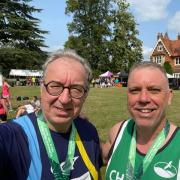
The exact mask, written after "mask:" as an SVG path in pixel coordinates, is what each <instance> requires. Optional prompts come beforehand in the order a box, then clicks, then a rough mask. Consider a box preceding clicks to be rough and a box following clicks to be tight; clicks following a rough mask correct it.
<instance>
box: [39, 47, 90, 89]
mask: <svg viewBox="0 0 180 180" xmlns="http://www.w3.org/2000/svg"><path fill="white" fill-rule="evenodd" d="M63 57H68V58H71V59H74V60H75V61H77V62H79V63H81V64H82V65H83V67H84V69H85V71H86V74H87V83H88V86H89V84H90V82H91V79H92V71H91V67H90V65H89V63H88V61H87V60H86V59H84V58H82V57H81V56H79V55H78V54H77V53H76V52H75V50H72V49H58V50H57V51H55V52H53V53H51V54H50V55H49V57H48V58H47V60H46V62H45V63H44V65H43V67H42V68H43V78H44V76H45V74H46V69H47V67H48V65H49V64H50V63H52V62H53V61H55V60H56V59H58V58H63ZM67 60H68V59H67Z"/></svg>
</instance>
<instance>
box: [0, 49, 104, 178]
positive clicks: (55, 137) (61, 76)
mask: <svg viewBox="0 0 180 180" xmlns="http://www.w3.org/2000/svg"><path fill="white" fill-rule="evenodd" d="M91 77H92V73H91V70H90V67H89V65H88V63H87V62H86V61H85V60H84V59H83V58H81V57H80V56H78V55H77V54H76V53H75V52H74V51H72V50H58V51H57V52H55V53H53V54H52V55H50V57H49V58H48V60H47V61H46V62H45V64H44V66H43V81H42V84H41V111H40V112H39V113H38V114H37V115H35V114H34V113H31V114H28V115H27V116H23V117H21V118H18V119H16V120H14V121H13V122H11V123H6V124H5V125H2V126H0V179H18V180H19V179H32V180H40V179H43V180H46V179H47V180H51V179H55V180H66V179H67V180H68V179H74V180H75V179H76V180H78V179H79V180H80V179H87V180H89V179H95V180H98V179H100V176H99V169H100V167H101V164H102V161H101V157H100V147H99V138H98V134H97V131H96V129H95V127H94V126H93V125H92V124H91V123H90V122H88V121H86V120H85V119H83V118H81V117H80V116H79V114H80V112H81V109H82V106H83V104H84V102H85V99H86V97H87V95H88V91H89V84H90V82H91Z"/></svg>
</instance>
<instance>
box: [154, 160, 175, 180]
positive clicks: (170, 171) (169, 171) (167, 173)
mask: <svg viewBox="0 0 180 180" xmlns="http://www.w3.org/2000/svg"><path fill="white" fill-rule="evenodd" d="M154 171H155V173H156V174H157V175H158V176H160V177H163V178H173V177H174V176H176V174H177V169H176V167H174V166H173V165H172V161H170V162H168V163H167V162H158V163H156V164H155V165H154Z"/></svg>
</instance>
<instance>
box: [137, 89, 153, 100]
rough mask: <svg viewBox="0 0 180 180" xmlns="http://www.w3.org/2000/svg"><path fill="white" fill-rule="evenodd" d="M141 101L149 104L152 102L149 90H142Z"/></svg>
mask: <svg viewBox="0 0 180 180" xmlns="http://www.w3.org/2000/svg"><path fill="white" fill-rule="evenodd" d="M139 100H140V101H141V102H149V101H150V94H149V92H148V91H147V90H142V91H141V92H140V94H139Z"/></svg>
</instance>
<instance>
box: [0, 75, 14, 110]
mask: <svg viewBox="0 0 180 180" xmlns="http://www.w3.org/2000/svg"><path fill="white" fill-rule="evenodd" d="M10 87H11V86H10V85H9V84H8V82H7V80H6V79H5V78H3V85H2V97H3V98H4V99H5V100H6V104H7V105H8V106H9V109H10V110H12V105H11V101H10V92H9V88H10Z"/></svg>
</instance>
